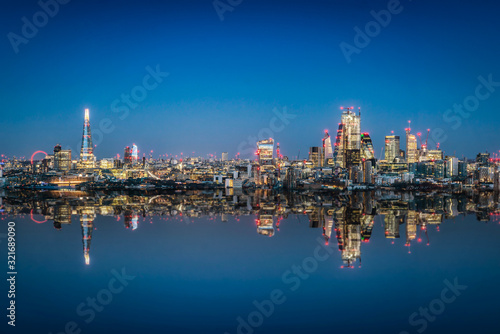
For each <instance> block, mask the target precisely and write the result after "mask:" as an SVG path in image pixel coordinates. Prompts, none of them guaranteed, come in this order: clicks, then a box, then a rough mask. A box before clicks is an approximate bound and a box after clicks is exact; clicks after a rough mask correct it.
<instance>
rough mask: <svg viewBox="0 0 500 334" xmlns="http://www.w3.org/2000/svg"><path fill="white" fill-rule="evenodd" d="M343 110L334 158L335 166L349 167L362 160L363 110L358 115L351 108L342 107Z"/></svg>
mask: <svg viewBox="0 0 500 334" xmlns="http://www.w3.org/2000/svg"><path fill="white" fill-rule="evenodd" d="M341 109H342V110H343V112H342V117H341V123H340V124H339V129H338V131H337V138H336V141H335V150H334V152H333V159H334V161H335V166H337V167H341V168H347V167H350V166H352V165H355V164H359V163H360V161H361V155H360V149H361V136H360V127H361V111H360V112H359V115H356V113H355V112H353V111H352V109H353V108H352V107H351V108H345V109H344V108H341Z"/></svg>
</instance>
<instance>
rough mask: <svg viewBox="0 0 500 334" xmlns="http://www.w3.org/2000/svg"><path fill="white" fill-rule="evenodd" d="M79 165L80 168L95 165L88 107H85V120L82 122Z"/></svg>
mask: <svg viewBox="0 0 500 334" xmlns="http://www.w3.org/2000/svg"><path fill="white" fill-rule="evenodd" d="M80 166H81V167H82V168H94V166H95V157H94V146H93V145H92V134H91V132H90V116H89V110H88V109H85V120H84V122H83V135H82V148H81V150H80Z"/></svg>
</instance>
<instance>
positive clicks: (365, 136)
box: [361, 132, 375, 166]
mask: <svg viewBox="0 0 500 334" xmlns="http://www.w3.org/2000/svg"><path fill="white" fill-rule="evenodd" d="M361 160H370V161H371V162H372V166H373V165H375V151H374V150H373V142H372V139H371V137H370V134H369V133H368V132H364V133H362V134H361Z"/></svg>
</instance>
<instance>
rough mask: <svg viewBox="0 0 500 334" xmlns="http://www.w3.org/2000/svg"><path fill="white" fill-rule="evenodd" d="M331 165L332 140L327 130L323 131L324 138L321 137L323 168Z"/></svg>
mask: <svg viewBox="0 0 500 334" xmlns="http://www.w3.org/2000/svg"><path fill="white" fill-rule="evenodd" d="M333 164H334V162H333V147H332V138H331V137H330V134H329V133H328V130H325V136H324V137H323V166H332V165H333Z"/></svg>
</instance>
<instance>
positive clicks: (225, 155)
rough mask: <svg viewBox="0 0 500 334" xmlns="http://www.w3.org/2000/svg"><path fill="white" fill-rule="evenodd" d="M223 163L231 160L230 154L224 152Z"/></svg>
mask: <svg viewBox="0 0 500 334" xmlns="http://www.w3.org/2000/svg"><path fill="white" fill-rule="evenodd" d="M221 160H222V161H228V160H229V154H228V153H227V152H222V157H221Z"/></svg>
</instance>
